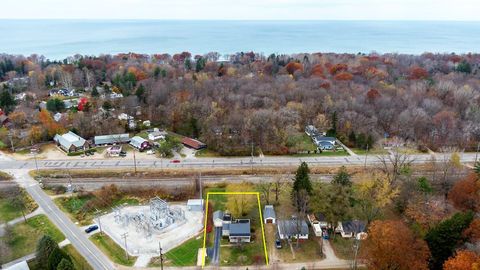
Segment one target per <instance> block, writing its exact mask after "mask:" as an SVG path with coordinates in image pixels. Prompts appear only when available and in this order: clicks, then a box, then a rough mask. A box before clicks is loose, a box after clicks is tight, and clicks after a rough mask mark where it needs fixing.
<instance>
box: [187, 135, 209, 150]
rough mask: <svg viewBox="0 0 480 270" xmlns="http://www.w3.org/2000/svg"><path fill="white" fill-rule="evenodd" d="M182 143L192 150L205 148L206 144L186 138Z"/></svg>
mask: <svg viewBox="0 0 480 270" xmlns="http://www.w3.org/2000/svg"><path fill="white" fill-rule="evenodd" d="M182 143H183V144H185V145H187V146H190V147H192V148H200V147H205V144H204V143H202V142H201V141H199V140H195V139H192V138H186V137H185V138H183V139H182Z"/></svg>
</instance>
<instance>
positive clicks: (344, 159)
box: [0, 153, 475, 169]
mask: <svg viewBox="0 0 480 270" xmlns="http://www.w3.org/2000/svg"><path fill="white" fill-rule="evenodd" d="M445 155H447V156H450V154H445ZM435 156H436V158H437V160H441V159H442V156H443V154H438V153H437V154H435ZM61 158H62V157H61V156H60V157H59V159H58V160H38V161H37V165H38V167H39V168H41V169H61V168H70V169H107V168H132V167H134V162H133V160H130V159H121V160H119V159H114V160H112V159H96V160H93V159H88V157H85V158H83V159H75V160H62V159H61ZM410 158H411V159H412V160H413V163H415V164H421V163H426V162H429V161H430V160H431V158H432V155H430V154H415V155H411V156H410ZM460 158H461V161H462V162H464V163H471V162H474V161H475V153H461V154H460ZM301 162H307V163H308V164H309V165H319V166H341V165H357V166H362V165H364V164H365V163H366V164H367V165H375V164H379V163H380V159H379V156H376V155H370V156H368V157H366V156H360V155H357V156H341V157H338V156H335V157H288V156H265V157H263V158H258V157H256V158H254V159H253V161H252V160H251V159H250V158H247V157H233V158H223V157H222V158H195V159H183V160H181V162H179V163H172V162H171V160H167V159H163V160H160V159H158V160H137V162H136V166H137V167H138V168H158V169H161V168H234V167H244V168H250V167H255V168H256V167H282V166H283V167H284V166H297V165H298V164H299V163H301ZM35 168H36V165H35V161H34V160H28V161H17V160H6V159H2V160H1V161H0V169H35Z"/></svg>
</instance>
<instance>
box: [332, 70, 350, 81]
mask: <svg viewBox="0 0 480 270" xmlns="http://www.w3.org/2000/svg"><path fill="white" fill-rule="evenodd" d="M333 78H334V79H335V80H337V81H351V80H352V79H353V75H352V74H350V73H348V72H340V73H338V74H337V75H335V77H333Z"/></svg>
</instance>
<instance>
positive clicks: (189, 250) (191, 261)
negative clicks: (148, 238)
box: [149, 236, 203, 267]
mask: <svg viewBox="0 0 480 270" xmlns="http://www.w3.org/2000/svg"><path fill="white" fill-rule="evenodd" d="M202 246H203V237H202V236H197V237H194V238H192V239H190V240H188V241H186V242H185V243H183V244H182V245H180V246H178V247H176V248H174V249H172V250H170V251H169V252H167V253H166V254H165V257H164V258H165V259H166V260H165V261H164V265H169V266H195V265H197V254H198V249H199V248H202ZM159 266H160V257H155V258H152V260H151V261H150V264H149V267H159Z"/></svg>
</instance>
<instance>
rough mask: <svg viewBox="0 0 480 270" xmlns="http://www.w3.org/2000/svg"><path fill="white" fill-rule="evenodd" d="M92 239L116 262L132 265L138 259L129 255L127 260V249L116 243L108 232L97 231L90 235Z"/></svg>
mask: <svg viewBox="0 0 480 270" xmlns="http://www.w3.org/2000/svg"><path fill="white" fill-rule="evenodd" d="M90 239H91V240H92V242H93V243H94V244H95V245H96V246H97V247H99V248H100V249H101V250H102V251H103V253H105V255H107V256H108V257H109V258H110V259H111V260H112V261H113V262H115V263H118V264H121V265H126V266H132V265H133V264H134V263H135V261H136V260H137V257H132V256H128V260H127V258H126V256H125V250H124V249H123V248H121V247H120V246H119V245H117V243H115V242H114V241H113V240H112V239H111V238H110V237H108V236H107V235H106V234H103V235H101V234H100V233H97V234H95V235H93V236H92V237H90Z"/></svg>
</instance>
